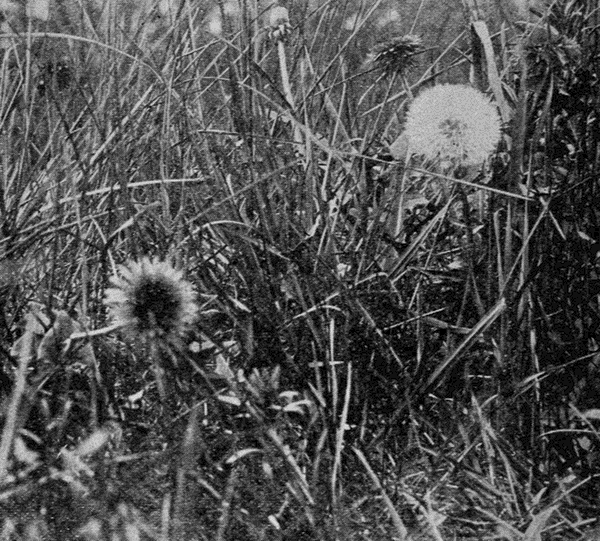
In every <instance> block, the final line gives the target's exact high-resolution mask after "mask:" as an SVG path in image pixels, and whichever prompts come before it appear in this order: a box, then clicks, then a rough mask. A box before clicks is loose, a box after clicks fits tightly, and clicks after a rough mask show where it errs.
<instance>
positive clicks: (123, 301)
mask: <svg viewBox="0 0 600 541" xmlns="http://www.w3.org/2000/svg"><path fill="white" fill-rule="evenodd" d="M110 281H111V284H112V285H113V286H114V287H111V288H109V289H107V290H106V293H105V298H104V303H105V305H106V306H107V307H108V310H109V314H110V316H111V318H112V320H113V322H114V323H115V324H116V325H118V326H120V327H121V328H123V330H124V331H125V332H126V333H127V334H129V335H130V336H131V337H134V338H136V337H144V336H146V337H148V336H154V337H160V338H163V339H166V340H169V341H176V340H177V337H178V336H179V335H181V334H182V333H184V332H185V331H186V329H187V328H188V327H189V326H190V325H191V324H192V323H193V322H194V321H195V320H196V317H197V314H198V306H197V304H196V295H195V292H194V288H193V287H192V285H191V284H190V283H189V282H188V281H187V280H185V279H184V278H183V273H182V272H181V271H179V270H176V269H175V268H173V267H172V266H171V265H170V264H169V263H168V262H166V261H159V260H157V259H149V258H143V259H141V260H140V261H130V262H129V263H126V264H124V265H121V266H120V267H119V269H118V273H117V275H116V276H113V277H112V278H111V279H110Z"/></svg>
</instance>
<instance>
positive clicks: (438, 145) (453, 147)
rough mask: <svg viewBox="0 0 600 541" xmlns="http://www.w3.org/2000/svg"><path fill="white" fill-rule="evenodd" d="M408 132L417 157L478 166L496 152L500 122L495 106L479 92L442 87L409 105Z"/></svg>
mask: <svg viewBox="0 0 600 541" xmlns="http://www.w3.org/2000/svg"><path fill="white" fill-rule="evenodd" d="M405 133H406V135H407V137H408V139H409V144H410V150H411V152H412V153H414V154H420V155H422V156H424V157H425V158H427V159H430V160H441V161H450V162H452V164H453V165H476V164H481V163H482V162H484V161H485V160H486V159H487V158H488V157H489V155H490V154H491V153H492V152H494V150H495V149H496V145H497V144H498V141H499V140H500V135H501V122H500V117H499V115H498V111H497V110H496V107H495V106H494V105H493V104H492V103H491V102H490V100H489V99H488V98H487V97H486V96H485V95H484V94H482V93H481V92H479V91H478V90H475V89H474V88H471V87H470V86H465V85H439V86H434V87H432V88H429V89H427V90H424V91H423V92H421V93H420V94H419V95H418V96H417V97H416V99H415V100H414V101H413V103H412V104H411V105H410V107H409V110H408V113H407V115H406V126H405Z"/></svg>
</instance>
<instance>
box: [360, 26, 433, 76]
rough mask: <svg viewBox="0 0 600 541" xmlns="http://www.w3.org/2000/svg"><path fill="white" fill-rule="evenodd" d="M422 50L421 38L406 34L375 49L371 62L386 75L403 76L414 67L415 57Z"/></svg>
mask: <svg viewBox="0 0 600 541" xmlns="http://www.w3.org/2000/svg"><path fill="white" fill-rule="evenodd" d="M422 50H423V47H422V43H421V38H419V37H418V36H413V35H411V34H407V35H406V36H401V37H399V38H395V39H393V40H390V41H386V42H384V43H380V44H379V45H377V46H376V47H375V50H374V51H373V53H372V56H371V58H372V62H373V64H375V66H376V67H377V68H379V69H380V70H381V71H383V72H384V73H385V74H386V75H393V74H394V73H396V74H399V75H403V74H405V73H406V72H407V71H409V70H410V69H412V68H414V67H415V65H416V62H415V55H417V54H418V53H420V52H421V51H422Z"/></svg>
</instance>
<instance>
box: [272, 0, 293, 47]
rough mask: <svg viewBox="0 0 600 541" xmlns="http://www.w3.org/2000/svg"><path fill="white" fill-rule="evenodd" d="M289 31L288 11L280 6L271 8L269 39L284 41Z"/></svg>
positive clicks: (290, 28)
mask: <svg viewBox="0 0 600 541" xmlns="http://www.w3.org/2000/svg"><path fill="white" fill-rule="evenodd" d="M291 31H292V26H291V24H290V15H289V12H288V10H287V9H286V8H284V7H282V6H273V7H272V8H271V10H270V12H269V37H270V38H271V39H272V40H275V41H280V40H285V38H287V37H288V35H289V34H290V32H291Z"/></svg>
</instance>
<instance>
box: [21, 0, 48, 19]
mask: <svg viewBox="0 0 600 541" xmlns="http://www.w3.org/2000/svg"><path fill="white" fill-rule="evenodd" d="M27 16H28V17H31V18H32V19H39V20H40V21H44V22H45V21H47V20H48V18H49V17H50V0H28V2H27Z"/></svg>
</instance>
